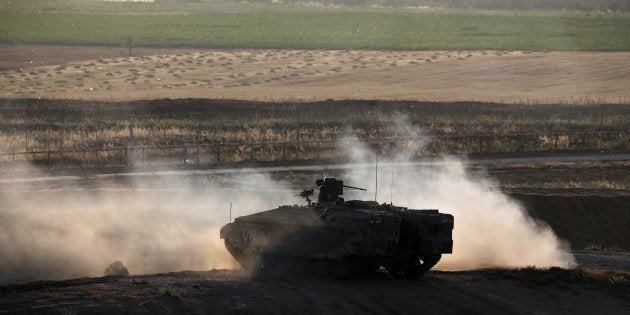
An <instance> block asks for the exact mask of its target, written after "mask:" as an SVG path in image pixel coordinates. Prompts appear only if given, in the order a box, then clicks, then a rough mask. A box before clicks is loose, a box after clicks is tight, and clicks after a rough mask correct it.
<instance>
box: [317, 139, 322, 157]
mask: <svg viewBox="0 0 630 315" xmlns="http://www.w3.org/2000/svg"><path fill="white" fill-rule="evenodd" d="M320 143H321V141H317V159H318V160H319V159H320V154H319V144H320Z"/></svg>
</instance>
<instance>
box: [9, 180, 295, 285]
mask: <svg viewBox="0 0 630 315" xmlns="http://www.w3.org/2000/svg"><path fill="white" fill-rule="evenodd" d="M95 181H96V183H93V185H94V187H92V188H90V187H76V186H72V185H76V184H72V185H68V186H66V185H64V184H62V183H55V184H52V185H53V187H48V186H45V187H39V186H36V185H31V186H30V188H29V187H24V186H22V187H20V188H19V189H17V191H16V190H11V189H10V188H4V187H3V188H4V191H2V192H0V199H1V201H2V205H3V206H2V208H0V283H18V282H26V281H33V280H43V279H67V278H74V277H83V276H102V275H103V272H104V270H105V268H106V267H107V266H108V265H109V264H111V263H112V262H114V261H117V260H119V261H122V262H123V263H124V265H125V266H126V267H127V268H128V269H129V271H130V273H132V274H144V273H155V272H166V271H176V270H207V269H211V268H232V267H237V266H238V265H237V264H236V262H234V261H233V259H232V258H231V256H230V255H229V253H227V251H226V250H225V247H224V245H223V242H222V240H220V239H219V228H220V227H221V226H223V225H224V224H225V223H227V222H228V220H229V213H228V212H229V207H230V203H232V204H233V216H234V217H235V216H240V215H245V214H249V213H253V212H257V211H261V210H264V209H269V208H270V207H272V206H274V205H277V204H278V203H286V202H287V201H288V200H281V199H280V198H279V197H289V198H290V197H291V194H290V193H289V192H286V193H283V192H282V191H283V190H285V189H286V188H283V187H282V186H281V184H280V183H277V182H275V181H272V180H271V179H270V178H269V177H268V176H266V175H263V174H255V175H240V176H233V177H231V178H229V179H226V180H225V181H226V182H227V184H223V183H222V182H221V181H220V180H213V178H211V177H209V176H207V175H202V176H144V177H138V178H135V179H133V180H131V181H130V182H131V183H127V184H124V185H123V186H122V187H121V184H120V183H119V182H118V181H116V182H112V183H104V182H103V181H100V180H95ZM260 187H263V189H260ZM271 189H273V191H275V192H276V193H273V194H272V193H270V190H271ZM278 196H279V197H278Z"/></svg>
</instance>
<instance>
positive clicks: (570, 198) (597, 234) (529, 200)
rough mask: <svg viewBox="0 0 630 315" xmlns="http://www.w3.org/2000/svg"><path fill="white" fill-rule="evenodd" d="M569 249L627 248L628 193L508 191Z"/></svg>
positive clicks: (629, 238)
mask: <svg viewBox="0 0 630 315" xmlns="http://www.w3.org/2000/svg"><path fill="white" fill-rule="evenodd" d="M510 195H511V196H512V197H514V198H515V199H517V200H519V201H520V202H521V203H522V204H523V205H524V207H525V208H526V209H527V212H528V213H529V214H530V215H531V216H532V217H533V218H534V219H536V220H541V221H544V222H546V223H547V224H549V226H550V227H551V228H552V229H553V230H554V232H555V233H556V234H557V235H558V237H559V238H561V239H563V240H565V241H567V242H569V243H570V244H571V248H572V249H584V248H589V247H594V248H603V249H621V250H630V196H619V195H612V196H611V195H591V194H588V193H580V194H576V195H572V194H555V193H554V194H540V193H521V192H518V193H511V194H510Z"/></svg>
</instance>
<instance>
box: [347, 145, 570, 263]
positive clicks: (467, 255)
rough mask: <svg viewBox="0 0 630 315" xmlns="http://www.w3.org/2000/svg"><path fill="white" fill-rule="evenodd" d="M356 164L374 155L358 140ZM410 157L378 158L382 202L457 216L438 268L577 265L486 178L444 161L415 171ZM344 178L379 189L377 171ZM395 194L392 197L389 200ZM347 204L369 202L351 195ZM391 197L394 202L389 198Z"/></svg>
mask: <svg viewBox="0 0 630 315" xmlns="http://www.w3.org/2000/svg"><path fill="white" fill-rule="evenodd" d="M354 143H356V144H357V145H356V146H355V148H353V152H354V155H353V159H354V162H355V163H357V164H360V165H369V164H370V163H372V164H373V163H374V162H375V159H376V157H375V154H374V153H373V152H370V150H369V149H368V148H367V147H366V146H365V145H362V144H360V142H359V141H358V140H357V141H355V142H354ZM408 157H409V154H407V153H403V154H398V155H396V156H395V157H393V158H383V157H379V170H378V173H379V174H378V189H379V191H378V196H377V199H378V201H379V202H384V201H385V199H387V200H386V202H388V203H389V202H393V203H394V204H397V205H401V206H406V207H409V208H411V209H439V210H440V211H441V212H444V213H451V214H453V215H454V216H455V229H454V231H453V240H454V249H453V254H452V255H443V256H442V260H441V262H440V263H439V264H438V265H437V266H436V269H442V270H468V269H476V268H487V267H522V266H541V267H547V266H562V267H566V266H569V265H574V264H575V260H574V258H573V256H572V255H571V253H570V252H569V251H568V249H567V246H566V244H565V243H563V242H562V241H560V240H559V239H558V238H557V237H556V235H555V234H554V233H553V231H552V230H551V228H549V226H547V225H546V224H544V223H542V222H535V221H534V220H533V219H531V218H530V217H529V216H528V215H527V213H526V211H525V210H524V209H523V207H522V206H521V205H520V204H519V203H518V202H516V201H514V200H513V199H511V198H510V197H509V196H507V195H506V194H504V193H502V192H501V191H500V190H499V188H498V186H497V185H496V183H495V182H493V181H492V180H491V179H490V178H489V177H487V176H484V175H483V174H478V173H475V174H474V175H473V174H471V173H470V172H469V171H468V170H467V169H466V167H465V164H464V161H463V160H459V159H456V158H443V159H441V160H440V161H437V162H435V163H432V164H430V165H425V166H415V167H413V166H410V164H413V163H410V162H411V161H409V160H408ZM345 179H346V180H347V181H348V182H349V183H363V185H364V186H366V185H367V188H368V191H372V192H374V190H375V188H376V186H377V185H376V180H375V179H376V176H375V167H374V165H373V166H372V167H363V168H353V169H352V170H351V171H350V172H349V173H348V174H346V177H345ZM390 192H391V195H390ZM346 197H347V199H370V198H369V197H368V198H366V194H364V193H359V192H356V191H352V190H348V191H346ZM390 198H391V199H390Z"/></svg>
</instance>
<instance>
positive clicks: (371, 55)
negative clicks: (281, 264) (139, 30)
mask: <svg viewBox="0 0 630 315" xmlns="http://www.w3.org/2000/svg"><path fill="white" fill-rule="evenodd" d="M0 56H2V57H0V97H2V98H22V97H42V98H71V99H96V100H133V99H160V98H229V99H249V100H263V101H264V100H298V101H299V100H324V99H381V100H423V101H490V102H517V103H518V102H524V103H532V104H536V103H543V102H553V103H556V102H563V103H587V102H606V103H624V104H628V103H630V89H628V87H629V86H630V52H522V51H324V50H312V51H301V50H231V51H224V50H192V49H190V50H187V49H143V48H138V49H136V50H134V51H133V56H128V51H127V50H126V49H125V48H121V47H68V46H36V45H7V44H3V45H0Z"/></svg>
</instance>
